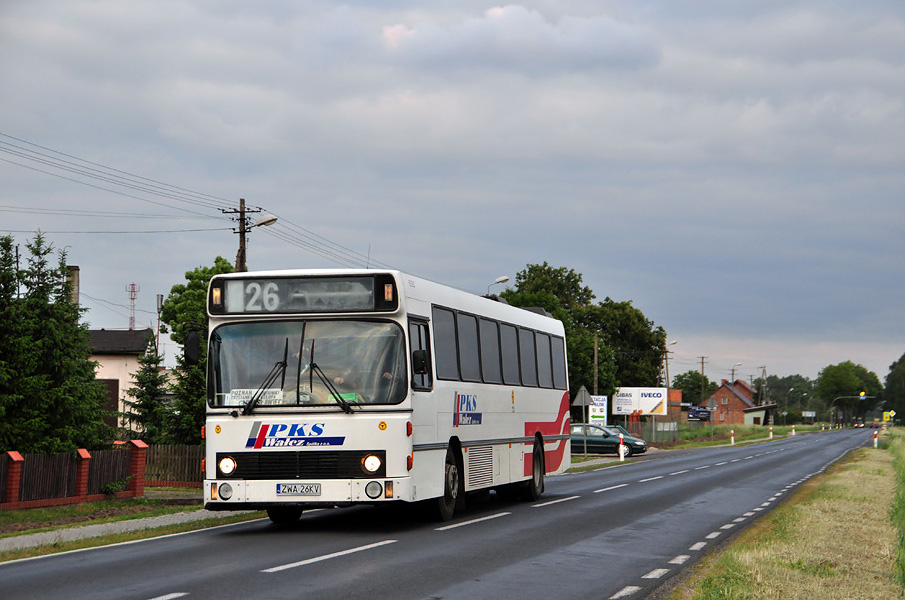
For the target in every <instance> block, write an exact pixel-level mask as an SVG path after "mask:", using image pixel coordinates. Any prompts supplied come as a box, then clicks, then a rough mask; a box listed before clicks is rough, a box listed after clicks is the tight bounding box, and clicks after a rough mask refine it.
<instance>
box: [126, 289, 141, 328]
mask: <svg viewBox="0 0 905 600" xmlns="http://www.w3.org/2000/svg"><path fill="white" fill-rule="evenodd" d="M140 290H141V286H139V285H138V284H135V283H130V284H129V285H127V286H126V291H127V292H129V300H131V310H130V311H129V331H133V330H134V329H135V298H136V297H138V292H139V291H140Z"/></svg>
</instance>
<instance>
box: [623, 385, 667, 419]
mask: <svg viewBox="0 0 905 600" xmlns="http://www.w3.org/2000/svg"><path fill="white" fill-rule="evenodd" d="M635 412H637V413H638V414H640V415H657V416H665V415H666V388H618V389H617V390H616V395H615V396H614V397H613V414H614V415H630V414H632V413H635Z"/></svg>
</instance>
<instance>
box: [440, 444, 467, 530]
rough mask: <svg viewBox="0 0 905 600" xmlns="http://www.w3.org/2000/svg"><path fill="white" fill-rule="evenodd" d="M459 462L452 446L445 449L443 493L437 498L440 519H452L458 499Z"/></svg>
mask: <svg viewBox="0 0 905 600" xmlns="http://www.w3.org/2000/svg"><path fill="white" fill-rule="evenodd" d="M459 479H460V475H459V463H458V462H457V461H456V456H455V454H454V453H453V449H452V448H447V449H446V463H445V465H444V467H443V495H442V496H440V497H439V498H438V499H437V517H438V518H439V519H440V520H441V521H449V520H450V519H452V516H453V513H454V512H455V511H456V503H457V502H458V501H459V493H460V491H461V490H460V488H459Z"/></svg>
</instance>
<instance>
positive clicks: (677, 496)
mask: <svg viewBox="0 0 905 600" xmlns="http://www.w3.org/2000/svg"><path fill="white" fill-rule="evenodd" d="M870 441H871V435H870V432H869V431H867V430H848V431H838V432H827V433H820V434H811V435H801V436H796V437H792V438H788V439H782V440H774V441H773V442H770V443H764V444H757V445H750V446H723V447H720V448H707V449H699V450H681V451H672V452H660V453H657V454H656V455H651V456H650V459H649V460H641V461H637V462H633V463H626V464H622V465H617V466H611V467H607V468H602V469H599V470H596V471H590V472H586V473H579V474H570V475H563V476H559V477H551V478H548V479H547V491H546V493H545V494H544V497H543V498H542V499H541V500H540V501H538V502H535V503H519V502H504V501H502V500H500V499H497V498H496V496H495V495H491V496H490V498H489V499H487V500H485V501H483V502H475V503H472V505H471V506H470V507H469V509H468V510H466V511H464V512H463V513H461V514H457V515H456V517H455V519H454V520H453V521H451V522H449V523H442V524H441V523H433V522H430V521H428V520H425V519H423V518H418V517H413V516H412V513H411V510H410V507H408V506H400V507H395V506H394V507H369V506H361V507H355V508H349V509H336V510H325V511H312V512H310V513H305V515H304V516H303V517H302V519H301V521H300V522H299V523H298V525H297V526H296V527H294V528H289V529H281V528H277V527H275V526H273V525H271V524H270V522H269V521H252V522H248V523H242V524H238V525H230V526H225V527H220V528H216V529H208V530H202V531H197V532H191V533H186V534H179V535H175V536H169V537H163V538H156V539H152V540H146V541H141V542H134V543H129V544H121V545H117V546H112V547H105V548H98V549H91V550H85V551H79V552H71V553H66V554H61V555H55V556H47V557H41V558H36V559H30V560H24V561H15V562H10V563H3V564H0V598H2V599H3V600H16V599H19V598H23V599H26V598H27V599H28V600H35V599H44V598H47V599H64V598H65V599H67V600H70V599H72V598H92V599H98V600H102V599H117V600H151V599H155V600H164V599H165V600H173V599H176V598H186V599H187V600H196V599H205V598H211V599H217V600H221V599H222V598H292V599H299V598H306V599H307V598H311V599H317V600H330V599H337V600H339V599H342V600H356V599H362V600H364V599H368V600H374V599H382V598H393V599H394V600H396V599H398V600H404V599H414V600H427V599H439V598H444V599H460V598H461V599H466V598H467V599H469V600H473V599H480V598H516V597H518V598H525V599H535V598H544V599H549V598H554V599H556V600H569V599H595V600H597V599H609V598H632V599H635V598H644V597H646V596H648V595H649V594H650V593H651V592H653V591H654V590H655V589H657V588H658V587H660V586H662V585H663V584H664V583H665V582H667V581H668V580H669V579H670V578H671V577H673V576H675V575H676V574H678V573H680V572H681V570H682V569H683V568H685V567H687V566H689V565H691V564H693V563H694V562H695V561H696V560H698V559H699V558H700V557H701V556H702V555H703V554H704V553H705V552H706V551H707V550H709V549H711V548H713V547H714V546H715V545H717V544H719V543H721V542H723V541H725V540H727V539H729V538H730V537H731V536H732V535H733V534H734V533H736V532H738V531H740V530H742V529H743V528H744V527H746V526H747V525H749V524H750V523H752V522H753V521H754V520H755V519H756V518H757V517H758V516H760V515H762V514H764V513H766V512H767V511H769V510H770V509H771V508H773V507H774V506H776V504H777V503H778V502H780V501H781V500H782V498H783V496H785V495H786V494H788V493H789V492H790V491H791V490H792V489H793V488H795V487H796V486H797V485H800V484H801V483H803V482H804V481H806V480H807V479H809V478H810V477H813V476H814V475H815V474H817V473H819V472H821V471H823V470H824V469H825V468H826V467H827V466H828V465H830V464H832V463H833V462H834V461H836V460H838V459H839V458H841V457H842V456H844V455H845V454H846V453H847V452H848V451H849V450H851V449H853V448H856V447H860V446H864V445H866V444H868V443H869V442H870ZM642 458H644V457H642Z"/></svg>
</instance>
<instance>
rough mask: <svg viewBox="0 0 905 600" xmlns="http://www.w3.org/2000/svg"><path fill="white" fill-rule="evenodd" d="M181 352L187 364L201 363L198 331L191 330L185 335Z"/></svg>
mask: <svg viewBox="0 0 905 600" xmlns="http://www.w3.org/2000/svg"><path fill="white" fill-rule="evenodd" d="M182 350H183V353H184V356H185V362H186V363H187V364H190V365H197V364H198V363H200V362H201V335H200V334H199V333H198V331H196V330H193V331H189V332H188V333H186V334H185V344H183V347H182Z"/></svg>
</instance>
